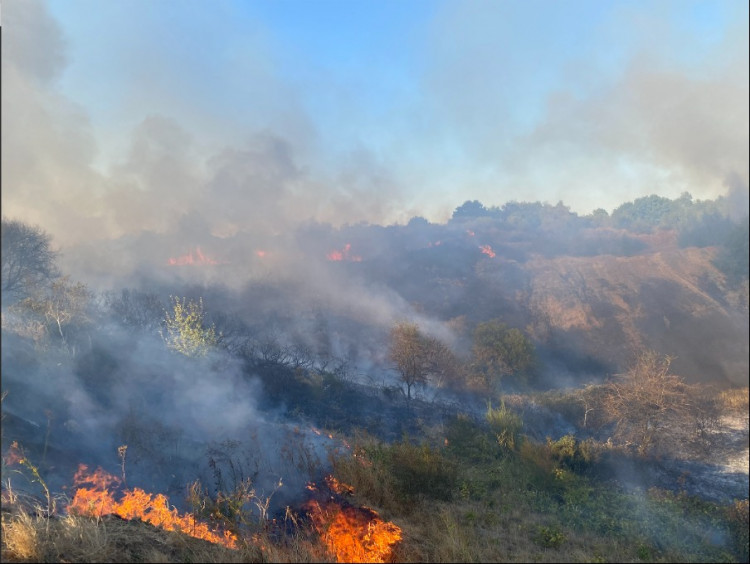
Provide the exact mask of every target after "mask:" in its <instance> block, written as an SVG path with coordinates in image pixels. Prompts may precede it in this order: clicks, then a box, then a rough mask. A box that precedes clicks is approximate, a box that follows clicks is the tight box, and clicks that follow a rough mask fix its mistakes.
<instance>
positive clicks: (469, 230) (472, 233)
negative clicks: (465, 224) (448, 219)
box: [466, 229, 475, 237]
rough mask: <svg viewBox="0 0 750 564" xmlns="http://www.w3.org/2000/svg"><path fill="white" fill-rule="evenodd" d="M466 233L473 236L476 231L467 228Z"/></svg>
mask: <svg viewBox="0 0 750 564" xmlns="http://www.w3.org/2000/svg"><path fill="white" fill-rule="evenodd" d="M466 234H467V235H468V236H469V237H473V236H474V235H475V233H474V232H473V231H472V230H471V229H467V230H466Z"/></svg>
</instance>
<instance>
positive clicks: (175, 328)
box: [162, 296, 218, 357]
mask: <svg viewBox="0 0 750 564" xmlns="http://www.w3.org/2000/svg"><path fill="white" fill-rule="evenodd" d="M170 300H171V301H172V313H169V312H165V314H166V317H165V319H164V322H165V325H166V330H167V334H166V335H164V334H162V338H163V339H164V342H165V343H166V344H167V347H169V348H170V349H172V350H175V351H177V352H179V353H182V354H184V355H185V356H190V357H196V356H204V355H206V354H207V353H208V351H209V350H210V349H211V348H212V347H214V346H215V345H216V344H217V343H218V338H217V336H216V329H215V328H214V326H213V325H212V326H211V327H204V322H203V318H204V315H205V314H204V311H203V298H199V299H198V301H197V302H196V301H195V300H189V301H188V300H187V299H186V298H182V299H180V298H176V297H174V296H170Z"/></svg>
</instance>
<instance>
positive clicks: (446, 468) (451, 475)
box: [390, 440, 458, 501]
mask: <svg viewBox="0 0 750 564" xmlns="http://www.w3.org/2000/svg"><path fill="white" fill-rule="evenodd" d="M390 465H391V473H392V475H393V478H394V480H395V485H396V490H397V492H398V493H399V494H401V495H402V496H404V497H413V496H415V495H424V496H426V497H430V498H434V499H441V500H445V501H449V500H450V499H452V497H453V492H454V491H455V489H456V488H457V485H458V466H457V465H456V463H455V462H453V461H451V460H448V459H446V457H445V456H443V454H442V453H441V452H440V451H439V450H437V449H433V448H430V447H429V446H428V445H420V446H417V445H412V444H411V443H409V442H408V441H407V440H404V441H402V442H400V443H395V444H394V445H393V446H392V447H390Z"/></svg>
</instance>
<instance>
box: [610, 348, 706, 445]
mask: <svg viewBox="0 0 750 564" xmlns="http://www.w3.org/2000/svg"><path fill="white" fill-rule="evenodd" d="M671 363H672V358H671V357H669V356H661V355H659V354H658V353H656V352H655V351H652V350H647V351H644V352H642V353H640V354H639V355H638V357H637V358H636V361H635V363H634V364H633V365H632V366H631V367H630V369H629V370H628V371H627V372H626V373H625V374H621V375H619V376H618V377H617V378H616V379H615V380H613V381H612V382H610V383H609V385H608V394H607V395H606V397H605V399H604V410H605V413H606V414H607V418H608V420H609V421H610V422H614V423H615V434H614V437H615V438H616V439H617V440H618V441H620V442H622V443H625V444H630V445H634V446H636V447H637V448H638V451H639V452H640V453H641V454H645V453H647V452H649V451H652V450H655V449H657V448H658V447H660V446H667V445H669V446H670V447H671V446H674V443H679V442H681V440H680V439H681V435H684V432H685V430H686V429H689V428H691V427H692V421H691V419H692V418H693V416H694V411H695V410H694V409H693V407H694V406H693V405H692V404H693V399H692V398H693V397H694V393H693V390H692V388H691V387H690V386H688V385H687V384H685V383H684V382H683V381H682V379H681V378H680V377H679V376H676V375H674V374H671V373H670V371H669V369H670V365H671ZM670 443H671V444H670Z"/></svg>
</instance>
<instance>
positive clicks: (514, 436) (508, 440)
mask: <svg viewBox="0 0 750 564" xmlns="http://www.w3.org/2000/svg"><path fill="white" fill-rule="evenodd" d="M486 419H487V422H488V423H489V424H490V429H491V430H492V432H493V433H494V434H495V436H496V437H497V444H499V445H500V446H501V447H502V448H503V449H507V450H516V449H517V448H518V447H519V446H520V445H521V428H522V427H523V420H522V419H521V416H520V415H518V414H517V413H514V412H513V411H511V410H510V409H508V408H506V407H505V402H501V404H500V407H499V408H498V409H493V408H492V404H490V403H488V404H487V415H486Z"/></svg>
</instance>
